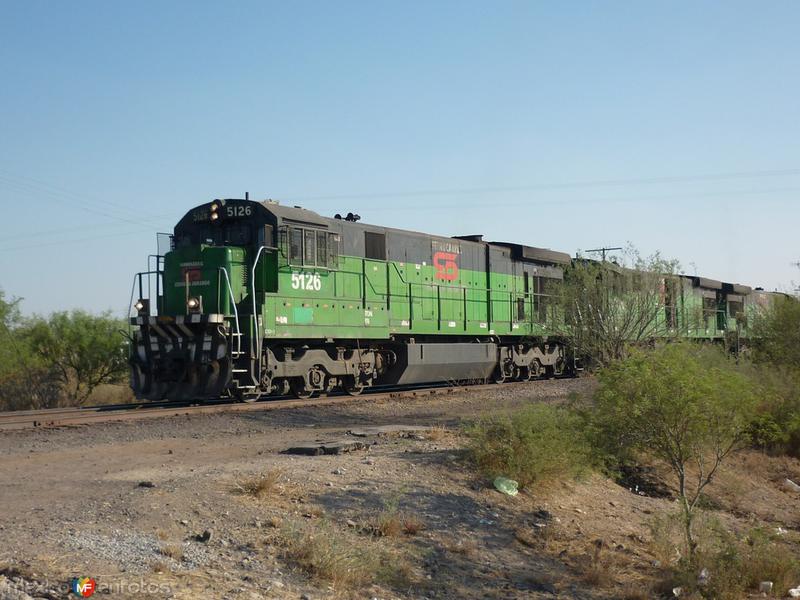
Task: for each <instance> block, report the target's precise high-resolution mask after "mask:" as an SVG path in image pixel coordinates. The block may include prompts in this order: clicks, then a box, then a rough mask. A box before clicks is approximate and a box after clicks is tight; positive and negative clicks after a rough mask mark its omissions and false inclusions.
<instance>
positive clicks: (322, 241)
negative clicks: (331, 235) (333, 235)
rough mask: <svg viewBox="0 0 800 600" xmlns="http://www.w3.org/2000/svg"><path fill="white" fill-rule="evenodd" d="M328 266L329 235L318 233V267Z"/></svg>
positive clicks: (322, 232)
mask: <svg viewBox="0 0 800 600" xmlns="http://www.w3.org/2000/svg"><path fill="white" fill-rule="evenodd" d="M327 265H328V234H327V233H326V232H324V231H317V266H318V267H325V266H327Z"/></svg>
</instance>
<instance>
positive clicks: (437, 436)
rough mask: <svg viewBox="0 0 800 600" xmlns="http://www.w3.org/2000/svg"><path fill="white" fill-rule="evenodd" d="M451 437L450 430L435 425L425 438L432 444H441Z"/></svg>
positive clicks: (426, 433)
mask: <svg viewBox="0 0 800 600" xmlns="http://www.w3.org/2000/svg"><path fill="white" fill-rule="evenodd" d="M449 435H450V430H449V429H447V427H445V426H444V425H434V426H433V427H431V428H430V429H428V431H426V432H425V437H426V438H428V439H429V440H430V441H432V442H439V441H441V440H443V439H445V438H446V437H447V436H449Z"/></svg>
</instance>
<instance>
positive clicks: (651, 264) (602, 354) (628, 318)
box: [561, 247, 679, 366]
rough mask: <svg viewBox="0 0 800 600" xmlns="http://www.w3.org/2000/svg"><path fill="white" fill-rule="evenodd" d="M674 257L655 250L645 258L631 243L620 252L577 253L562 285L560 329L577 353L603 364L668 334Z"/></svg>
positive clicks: (675, 273) (675, 267) (675, 266)
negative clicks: (599, 257) (602, 256)
mask: <svg viewBox="0 0 800 600" xmlns="http://www.w3.org/2000/svg"><path fill="white" fill-rule="evenodd" d="M678 268H679V267H678V263H677V261H674V260H666V259H664V258H663V257H661V255H660V254H654V255H652V256H649V257H647V258H642V257H641V255H640V254H639V253H638V252H637V251H636V250H635V249H634V248H632V247H629V248H628V249H627V250H626V251H625V252H624V253H623V254H622V255H621V256H620V257H612V258H611V259H610V260H609V261H602V262H598V261H594V260H588V259H583V258H580V257H578V259H576V260H575V261H574V262H573V265H572V267H571V268H570V269H569V271H568V272H567V274H566V276H565V281H564V284H563V285H562V286H561V305H562V308H563V311H564V315H565V324H564V326H565V330H566V331H565V332H564V333H565V334H566V335H569V336H571V337H572V339H573V341H574V346H575V351H576V354H577V355H578V356H579V357H580V358H581V359H583V360H584V361H586V362H587V363H589V364H592V365H595V366H603V365H606V364H608V363H609V362H610V361H613V360H617V359H620V358H623V357H624V356H625V355H626V353H627V350H628V348H630V347H631V345H635V344H640V343H644V342H648V341H650V340H651V339H653V338H655V337H665V336H668V335H669V334H670V329H671V324H670V320H669V318H668V314H667V311H668V310H669V309H671V307H670V298H669V293H668V290H669V289H670V281H672V280H675V279H676V278H677V272H678Z"/></svg>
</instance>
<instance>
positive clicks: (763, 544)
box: [666, 519, 800, 600]
mask: <svg viewBox="0 0 800 600" xmlns="http://www.w3.org/2000/svg"><path fill="white" fill-rule="evenodd" d="M702 533H703V535H702V540H703V541H702V543H701V544H700V546H699V547H698V549H697V554H696V557H695V558H696V560H695V561H694V564H691V563H689V562H688V561H680V562H679V563H677V565H675V566H674V568H673V570H672V571H671V573H670V577H669V580H668V581H667V582H666V583H667V585H668V586H680V587H682V588H683V589H684V590H686V592H687V593H691V592H693V593H694V595H695V596H700V597H702V598H707V599H709V600H739V599H740V598H745V597H747V595H748V593H751V592H755V591H757V590H758V585H759V583H760V582H762V581H772V582H773V585H774V587H773V593H774V594H777V595H778V597H780V595H781V594H782V592H783V591H785V590H786V589H788V588H789V587H791V586H793V585H795V582H796V581H797V579H798V577H800V562H798V559H797V557H796V556H795V555H794V553H793V552H792V551H791V549H790V548H788V547H787V546H786V545H785V544H784V543H783V542H782V541H781V540H780V539H778V538H776V537H773V536H771V535H770V534H769V533H767V532H766V531H765V530H763V529H758V528H757V529H753V530H751V531H750V532H748V533H747V535H745V536H742V537H737V536H735V535H733V534H732V533H731V532H730V531H728V530H726V529H725V528H724V527H723V526H722V525H721V524H720V522H719V521H717V520H714V519H709V520H708V522H707V523H706V524H705V526H704V527H703V528H702ZM703 575H705V576H703Z"/></svg>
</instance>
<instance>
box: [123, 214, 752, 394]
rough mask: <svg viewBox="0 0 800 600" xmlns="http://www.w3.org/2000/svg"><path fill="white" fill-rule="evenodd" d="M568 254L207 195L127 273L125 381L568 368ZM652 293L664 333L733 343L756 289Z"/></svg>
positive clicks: (290, 380)
mask: <svg viewBox="0 0 800 600" xmlns="http://www.w3.org/2000/svg"><path fill="white" fill-rule="evenodd" d="M570 264H571V258H570V256H569V255H567V254H565V253H562V252H556V251H553V250H547V249H542V248H535V247H531V246H525V245H522V244H518V243H511V242H487V241H484V240H483V239H482V237H481V236H479V235H472V236H461V237H452V238H448V237H439V236H434V235H428V234H423V233H417V232H413V231H404V230H400V229H393V228H388V227H379V226H375V225H368V224H364V223H361V222H360V220H359V218H358V217H357V215H352V214H348V215H347V216H346V217H344V218H342V217H341V216H340V215H337V216H336V217H335V218H326V217H323V216H320V215H318V214H316V213H314V212H312V211H309V210H305V209H303V208H300V207H289V206H283V205H281V204H279V203H277V202H273V201H267V202H254V201H250V200H249V198H246V199H244V200H240V199H224V200H214V201H213V202H209V203H206V204H203V205H201V206H199V207H196V208H194V209H192V210H190V211H189V212H188V213H187V214H186V215H185V216H184V217H183V218H182V219H181V220H180V221H179V222H178V224H177V225H176V226H175V229H174V232H173V234H172V236H171V239H170V247H169V250H168V251H166V252H165V253H164V255H163V256H157V257H156V267H155V268H154V269H153V270H150V271H147V272H143V273H139V274H137V275H136V278H135V280H134V291H135V290H137V289H138V300H137V301H136V302H135V304H134V303H133V301H132V304H134V306H135V309H136V313H137V314H136V315H135V316H133V317H132V318H131V324H132V326H133V328H134V330H133V331H132V334H131V355H130V365H131V387H132V388H133V390H134V391H135V393H136V395H137V397H139V398H148V399H161V398H170V399H192V400H200V399H208V398H217V397H220V396H232V397H235V398H238V399H241V400H245V401H252V400H255V399H258V398H259V397H260V396H262V395H269V394H285V393H289V392H291V393H293V394H294V395H296V396H297V397H301V398H302V397H309V396H311V395H312V394H314V393H316V392H329V391H332V390H336V389H341V390H344V391H346V392H347V393H349V394H359V393H361V392H362V391H363V390H364V389H365V388H367V387H370V386H374V385H404V384H414V383H429V382H448V381H453V382H455V381H464V380H480V381H485V380H493V381H495V382H498V383H499V382H503V381H507V380H517V381H520V380H528V379H533V378H537V377H543V376H552V375H561V374H564V373H568V372H570V371H571V370H572V369H573V368H574V366H575V363H574V359H573V358H572V357H571V355H570V347H569V343H568V342H569V335H568V334H567V332H566V329H565V326H564V314H563V312H562V310H561V308H560V306H559V303H558V302H556V301H555V300H556V297H557V290H558V286H559V285H560V284H561V282H562V280H563V278H564V275H565V271H566V270H568V269H569V267H570ZM153 281H154V285H148V284H147V282H153ZM153 288H155V292H154V293H152V294H151V293H150V292H152V291H153ZM663 295H664V299H663V305H664V317H663V319H664V321H665V323H666V324H667V325H668V328H669V330H670V331H671V332H673V333H675V334H676V335H681V336H685V337H698V338H704V339H718V338H721V339H724V338H726V336H729V335H730V334H731V332H734V331H735V332H736V336H737V337H736V339H737V343H738V340H739V339H740V338H742V337H743V333H744V332H745V330H746V317H745V315H746V314H747V312H748V311H749V310H751V309H752V306H750V305H754V304H755V303H756V302H758V301H759V298H760V296H758V295H757V294H755V293H751V290H750V289H749V288H745V287H743V286H736V285H732V284H724V283H722V282H717V281H712V280H709V279H705V278H700V277H695V278H687V277H680V278H672V279H669V280H666V279H665V283H664V294H663ZM132 296H133V293H132ZM151 296H152V297H151ZM132 300H133V299H132ZM744 337H746V335H745V336H744Z"/></svg>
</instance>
